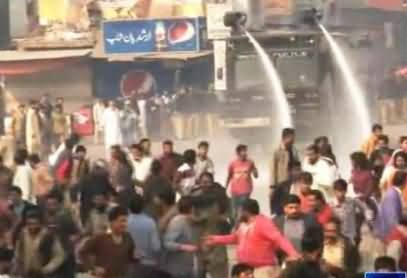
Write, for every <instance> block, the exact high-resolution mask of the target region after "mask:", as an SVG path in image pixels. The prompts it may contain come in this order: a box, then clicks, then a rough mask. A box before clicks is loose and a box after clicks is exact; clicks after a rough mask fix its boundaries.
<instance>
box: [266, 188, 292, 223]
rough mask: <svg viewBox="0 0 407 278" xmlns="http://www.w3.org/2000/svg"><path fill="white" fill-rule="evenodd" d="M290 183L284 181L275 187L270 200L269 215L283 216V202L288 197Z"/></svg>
mask: <svg viewBox="0 0 407 278" xmlns="http://www.w3.org/2000/svg"><path fill="white" fill-rule="evenodd" d="M291 186H292V181H291V180H288V181H284V182H282V183H279V184H277V185H275V187H274V193H273V196H271V198H270V210H271V214H275V215H282V214H284V208H283V207H284V206H283V204H284V200H285V199H286V198H287V196H288V195H290V190H291Z"/></svg>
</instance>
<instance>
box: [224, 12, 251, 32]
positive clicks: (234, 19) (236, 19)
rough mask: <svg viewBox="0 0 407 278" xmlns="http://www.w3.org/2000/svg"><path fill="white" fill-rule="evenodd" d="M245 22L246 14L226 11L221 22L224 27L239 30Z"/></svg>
mask: <svg viewBox="0 0 407 278" xmlns="http://www.w3.org/2000/svg"><path fill="white" fill-rule="evenodd" d="M246 22H247V15H246V14H245V13H243V12H228V13H226V14H225V16H224V17H223V23H224V24H225V26H226V27H232V28H233V29H236V30H240V29H241V28H242V27H244V26H245V24H246Z"/></svg>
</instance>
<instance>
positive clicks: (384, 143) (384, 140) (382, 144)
mask: <svg viewBox="0 0 407 278" xmlns="http://www.w3.org/2000/svg"><path fill="white" fill-rule="evenodd" d="M388 147H389V136H387V135H384V134H382V135H380V136H379V137H377V146H376V148H377V149H386V148H388Z"/></svg>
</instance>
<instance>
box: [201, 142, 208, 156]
mask: <svg viewBox="0 0 407 278" xmlns="http://www.w3.org/2000/svg"><path fill="white" fill-rule="evenodd" d="M208 152H209V143H208V142H206V141H202V142H200V143H199V144H198V156H199V157H201V158H207V157H208Z"/></svg>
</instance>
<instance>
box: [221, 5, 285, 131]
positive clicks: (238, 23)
mask: <svg viewBox="0 0 407 278" xmlns="http://www.w3.org/2000/svg"><path fill="white" fill-rule="evenodd" d="M246 21H247V15H246V14H244V13H241V12H230V13H227V14H226V15H225V16H224V24H225V26H228V27H232V28H233V30H234V31H236V32H242V33H245V34H246V36H247V37H248V39H249V41H250V42H251V43H252V44H253V46H254V48H255V50H256V52H257V54H258V55H259V58H260V61H261V63H262V65H263V68H264V71H265V72H266V76H267V79H268V81H269V85H270V86H271V88H272V92H273V93H272V98H273V100H274V101H273V103H274V106H275V107H276V111H277V113H276V114H277V115H278V122H279V123H280V126H279V128H281V129H282V128H286V127H293V120H292V116H291V111H290V105H289V103H288V100H287V96H286V94H285V92H284V89H283V85H282V82H281V79H280V76H279V74H278V72H277V70H276V68H275V67H274V65H273V63H272V61H271V60H270V57H269V55H268V54H267V52H266V51H265V50H264V48H263V47H262V46H261V45H260V44H259V42H258V41H257V40H256V39H255V38H254V37H253V36H252V35H251V34H250V32H249V31H247V30H245V28H244V25H245V24H246Z"/></svg>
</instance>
